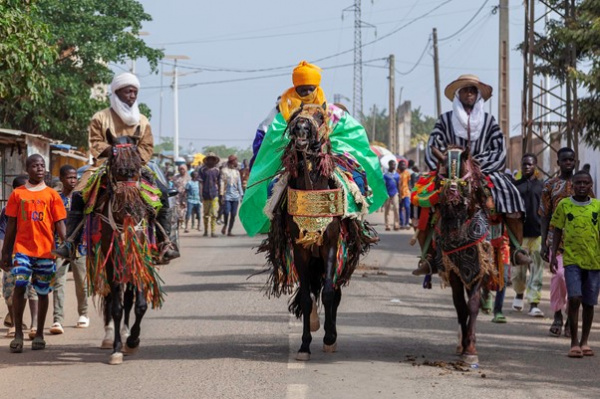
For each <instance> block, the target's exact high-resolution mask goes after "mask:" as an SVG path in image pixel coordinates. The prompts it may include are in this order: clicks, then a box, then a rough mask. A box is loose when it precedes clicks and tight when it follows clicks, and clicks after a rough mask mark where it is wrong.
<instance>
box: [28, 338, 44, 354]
mask: <svg viewBox="0 0 600 399" xmlns="http://www.w3.org/2000/svg"><path fill="white" fill-rule="evenodd" d="M42 349H46V341H44V338H42V337H35V338H34V339H33V341H31V350H34V351H39V350H42Z"/></svg>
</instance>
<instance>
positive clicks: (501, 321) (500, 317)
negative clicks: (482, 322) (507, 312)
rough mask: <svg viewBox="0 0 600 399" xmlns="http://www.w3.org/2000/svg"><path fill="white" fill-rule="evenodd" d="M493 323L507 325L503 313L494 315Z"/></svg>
mask: <svg viewBox="0 0 600 399" xmlns="http://www.w3.org/2000/svg"><path fill="white" fill-rule="evenodd" d="M492 323H498V324H504V323H506V317H504V315H503V314H502V312H498V313H496V314H495V315H494V318H493V319H492Z"/></svg>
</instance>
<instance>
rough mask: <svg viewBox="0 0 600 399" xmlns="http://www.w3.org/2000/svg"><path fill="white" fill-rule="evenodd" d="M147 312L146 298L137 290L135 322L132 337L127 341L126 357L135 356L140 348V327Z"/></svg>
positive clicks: (132, 327)
mask: <svg viewBox="0 0 600 399" xmlns="http://www.w3.org/2000/svg"><path fill="white" fill-rule="evenodd" d="M132 291H133V290H132ZM146 310H148V304H147V302H146V298H145V297H144V293H143V292H142V291H141V290H136V297H135V310H134V312H135V322H134V323H133V326H131V335H130V336H129V337H127V340H126V341H125V348H124V350H125V354H126V355H134V354H135V353H137V351H138V349H139V348H140V332H141V328H140V326H141V324H142V318H143V317H144V315H145V314H146Z"/></svg>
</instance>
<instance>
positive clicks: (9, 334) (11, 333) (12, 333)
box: [6, 327, 16, 338]
mask: <svg viewBox="0 0 600 399" xmlns="http://www.w3.org/2000/svg"><path fill="white" fill-rule="evenodd" d="M15 332H16V329H15V328H14V327H10V328H9V329H8V331H7V332H6V338H14V337H15Z"/></svg>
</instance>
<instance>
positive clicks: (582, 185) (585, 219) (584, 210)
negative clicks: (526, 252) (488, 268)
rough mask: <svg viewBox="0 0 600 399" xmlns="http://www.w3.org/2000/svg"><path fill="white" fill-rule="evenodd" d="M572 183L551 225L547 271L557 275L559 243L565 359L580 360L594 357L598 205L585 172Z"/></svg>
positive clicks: (599, 272)
mask: <svg viewBox="0 0 600 399" xmlns="http://www.w3.org/2000/svg"><path fill="white" fill-rule="evenodd" d="M572 182H573V192H574V194H573V196H571V197H568V198H564V199H563V200H561V201H560V202H559V203H558V206H557V207H556V210H555V212H554V214H553V215H552V220H551V222H550V224H551V225H552V226H553V227H554V239H553V240H552V258H551V259H550V271H551V272H552V273H556V268H557V259H556V254H557V252H558V248H559V244H560V242H561V239H562V240H563V248H564V252H563V255H562V256H563V264H564V265H565V267H564V269H565V280H566V283H567V296H568V298H569V306H568V318H569V327H570V329H571V349H570V350H569V353H568V356H569V357H583V356H593V355H594V352H593V351H592V349H591V348H590V346H589V345H588V337H589V334H590V330H591V327H592V320H593V319H594V306H595V305H597V304H598V293H599V292H600V228H599V223H598V215H600V201H598V200H597V199H595V198H590V196H589V195H588V193H589V192H590V190H591V187H592V177H591V176H590V174H589V173H588V172H585V171H579V172H577V173H575V174H574V175H573V179H572ZM579 305H582V306H583V312H582V321H583V325H582V329H581V341H578V340H577V326H578V322H579Z"/></svg>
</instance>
